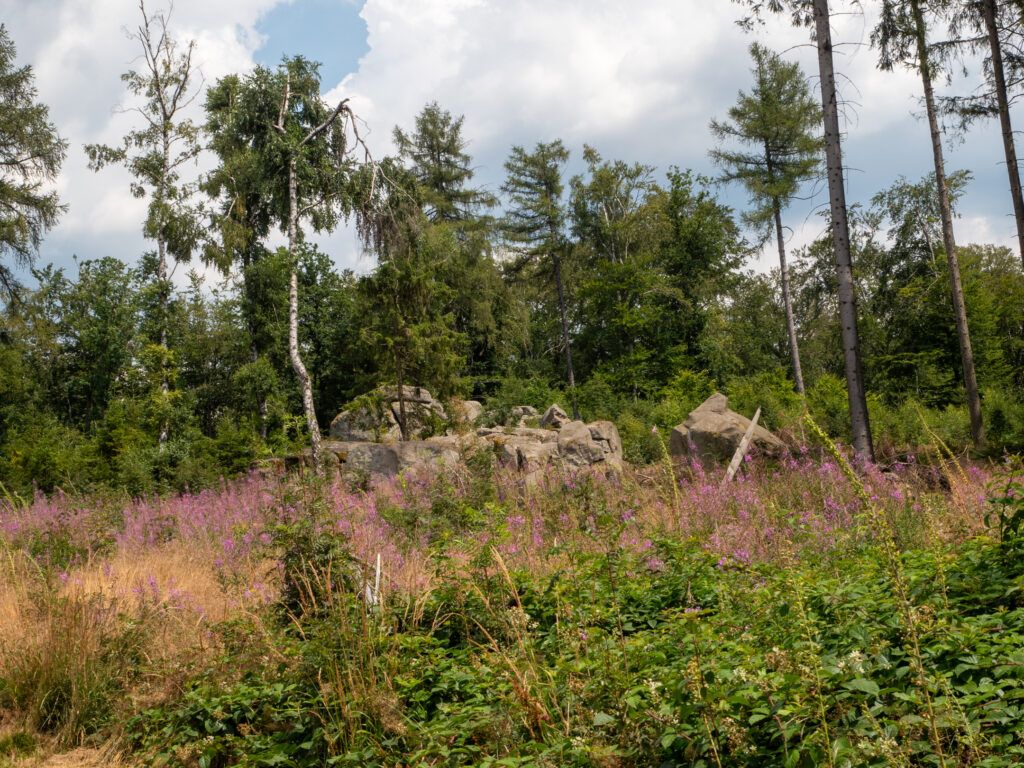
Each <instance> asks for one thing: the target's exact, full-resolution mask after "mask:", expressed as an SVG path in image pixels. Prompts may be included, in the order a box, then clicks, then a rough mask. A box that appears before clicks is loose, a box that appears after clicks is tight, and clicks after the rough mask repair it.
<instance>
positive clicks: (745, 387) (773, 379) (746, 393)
mask: <svg viewBox="0 0 1024 768" xmlns="http://www.w3.org/2000/svg"><path fill="white" fill-rule="evenodd" d="M725 391H726V394H728V395H729V407H730V408H731V409H733V410H734V411H737V412H738V413H742V414H743V415H744V416H746V417H747V418H748V419H752V418H753V417H754V411H755V410H757V409H758V408H760V409H761V421H760V423H761V424H762V425H763V426H764V427H765V428H766V429H770V430H777V429H779V428H780V427H785V426H790V425H794V424H796V422H797V421H798V420H799V418H800V415H801V413H802V411H803V406H804V402H803V398H802V397H800V395H798V394H797V393H796V392H795V391H794V390H793V382H792V381H791V380H790V379H789V378H788V377H787V376H786V372H785V371H784V370H782V369H781V368H776V369H774V370H768V371H762V372H760V373H755V374H752V375H750V376H740V377H736V378H734V379H731V380H730V381H729V384H728V386H727V387H726V390H725Z"/></svg>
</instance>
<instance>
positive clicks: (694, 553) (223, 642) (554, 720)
mask: <svg viewBox="0 0 1024 768" xmlns="http://www.w3.org/2000/svg"><path fill="white" fill-rule="evenodd" d="M806 427H807V430H808V433H809V434H811V435H816V436H817V439H818V440H819V443H820V445H821V446H822V448H820V449H819V448H806V449H799V450H795V451H793V452H792V454H790V455H787V456H785V457H783V458H782V459H780V460H778V461H777V462H774V463H770V462H765V461H761V460H757V459H754V460H752V461H749V462H745V463H744V465H743V467H742V469H741V471H740V472H739V474H738V475H737V476H736V478H735V480H734V481H733V482H731V483H728V484H724V485H723V484H722V482H721V473H722V470H721V469H718V468H714V469H712V468H708V467H705V466H703V465H702V464H700V463H699V462H695V461H693V462H691V461H683V462H679V463H677V464H675V465H674V466H672V467H667V466H666V468H665V471H664V472H661V471H658V472H657V473H656V474H655V475H654V476H648V474H646V473H647V472H649V471H650V469H649V468H648V469H647V470H644V469H638V470H631V469H627V470H625V471H622V472H619V473H614V474H608V475H605V474H601V473H555V472H547V473H543V474H542V475H534V476H523V475H521V474H520V473H518V472H516V471H513V470H510V469H506V468H502V467H495V466H494V460H493V457H490V456H487V455H484V456H480V457H476V458H474V460H473V461H472V462H470V464H469V465H468V466H467V467H464V468H462V469H459V470H454V471H443V472H442V471H438V472H436V473H433V474H429V475H428V474H423V475H406V476H403V477H399V478H394V479H391V480H386V481H380V482H376V483H371V484H366V483H355V484H352V483H350V482H349V481H347V480H346V479H344V478H342V477H334V478H330V479H317V478H302V477H281V476H270V475H260V474H253V475H251V476H249V477H246V478H244V479H241V480H238V481H233V482H225V483H223V484H222V485H221V486H220V487H218V488H215V489H210V490H207V491H203V492H201V493H196V494H190V495H183V496H175V497H149V498H141V499H134V500H125V499H118V498H110V497H107V498H104V497H93V496H82V497H71V496H62V495H54V496H51V497H48V498H47V497H43V496H37V497H36V498H34V499H32V500H26V501H25V502H24V503H21V502H19V503H11V502H10V501H8V502H7V503H5V504H4V506H3V507H2V510H0V541H2V542H3V551H4V553H5V555H4V557H5V562H7V563H9V564H10V565H9V566H8V567H5V568H4V570H3V572H2V576H0V622H2V624H3V626H0V709H2V710H3V719H4V721H5V722H11V723H15V724H20V725H18V727H21V728H23V729H24V730H25V731H26V732H39V733H42V734H50V736H51V738H52V740H56V742H57V743H64V744H76V743H81V742H90V741H92V742H95V741H105V740H106V741H111V742H113V743H115V744H116V745H118V746H119V747H120V748H121V749H124V750H127V751H129V752H131V753H134V756H133V757H134V759H137V760H139V761H141V762H143V763H145V764H152V765H165V766H206V767H208V768H217V767H219V766H234V765H245V766H256V765H287V766H320V765H325V764H326V765H339V766H356V765H359V766H394V765H410V766H413V765H415V766H428V765H431V766H435V765H451V766H457V765H481V766H649V765H666V766H675V765H679V766H683V765H686V766H690V765H703V766H714V767H715V768H718V766H734V765H735V766H763V765H782V766H818V765H829V766H855V765H856V766H860V765H865V766H875V765H878V766H883V765H900V766H904V765H905V766H917V765H935V766H940V765H946V766H953V765H979V766H1010V765H1017V764H1020V762H1021V761H1022V760H1024V747H1021V746H1020V745H1021V744H1024V725H1022V722H1024V719H1022V713H1021V701H1024V607H1022V605H1021V597H1020V596H1021V584H1024V565H1022V558H1020V557H1019V549H1020V545H1019V535H1018V533H1017V531H1018V528H1019V526H1016V527H1015V521H1016V520H1019V517H1015V515H1018V516H1019V515H1020V514H1021V513H1020V511H1019V510H1020V504H1021V502H1020V494H1019V486H1012V485H1011V484H1009V481H1008V480H1007V479H1006V478H1007V477H1009V476H1010V475H1012V473H1013V469H1014V468H1013V467H1012V466H1011V465H1009V464H1007V465H1005V466H1004V465H998V466H997V465H967V464H958V465H957V468H955V469H954V468H952V467H950V466H948V462H947V465H946V466H943V465H940V464H935V463H928V462H924V461H921V462H919V461H914V460H911V459H907V460H906V461H904V462H902V463H900V464H897V465H894V466H891V467H887V468H885V469H884V471H883V469H882V468H879V467H876V466H860V465H855V464H852V463H851V460H850V458H849V455H848V452H847V451H846V450H845V449H844V448H841V447H837V446H835V445H834V444H831V443H829V442H827V441H824V440H821V436H820V431H819V430H817V429H816V427H815V425H814V424H813V422H811V421H809V420H808V422H807V423H806ZM992 489H995V491H993V490H992ZM994 492H997V493H998V494H999V499H998V502H999V503H991V502H990V501H989V500H988V497H989V496H990V495H992V494H993V493H994ZM986 516H988V522H989V523H991V524H993V526H994V527H995V528H996V529H997V530H996V531H995V534H996V535H995V536H990V535H989V531H990V529H989V528H988V527H987V525H986ZM378 558H379V562H380V563H381V565H380V568H379V570H378V568H377V562H378ZM41 596H45V599H42V597H41ZM73 638H77V640H73ZM72 643H74V645H72ZM61 702H63V703H61ZM44 741H45V739H44ZM47 743H48V742H47Z"/></svg>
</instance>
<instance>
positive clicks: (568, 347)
mask: <svg viewBox="0 0 1024 768" xmlns="http://www.w3.org/2000/svg"><path fill="white" fill-rule="evenodd" d="M551 259H552V265H553V266H554V270H555V288H556V289H557V291H558V315H559V319H560V320H561V323H562V346H563V347H564V348H565V370H566V375H567V376H568V377H569V397H570V398H571V399H572V417H573V418H574V419H579V417H580V409H579V405H578V404H577V402H576V372H575V371H574V370H573V367H572V342H571V341H570V340H569V313H568V311H567V310H566V306H565V286H564V285H563V283H562V258H561V256H559V255H558V251H557V250H556V251H554V252H553V253H552V254H551Z"/></svg>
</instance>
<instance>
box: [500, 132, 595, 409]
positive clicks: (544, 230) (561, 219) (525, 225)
mask: <svg viewBox="0 0 1024 768" xmlns="http://www.w3.org/2000/svg"><path fill="white" fill-rule="evenodd" d="M568 160H569V150H567V149H566V148H565V146H564V145H563V144H562V142H561V141H559V140H555V141H552V142H548V143H543V142H541V143H538V144H537V146H536V147H535V148H534V150H533V152H527V151H526V150H525V149H523V148H522V147H519V146H516V147H512V152H511V154H510V155H509V159H508V160H507V161H506V162H505V172H506V173H507V174H508V175H507V177H506V179H505V183H504V185H502V190H503V191H504V192H505V194H506V195H507V196H508V198H509V202H510V203H511V206H510V208H509V210H508V211H507V213H506V214H505V218H504V220H503V222H502V229H503V231H504V232H505V235H506V237H507V238H508V239H509V241H510V242H511V243H512V244H513V246H514V247H517V248H518V250H519V252H520V255H521V259H520V264H518V265H517V267H519V268H522V267H524V266H525V265H527V264H537V262H540V266H541V269H543V270H544V271H548V270H550V275H551V277H552V279H553V280H554V284H555V291H556V294H557V300H558V317H559V324H560V326H561V336H562V349H563V352H564V354H565V370H566V380H567V383H568V385H569V393H570V398H571V399H572V411H573V418H577V419H578V418H579V408H578V406H577V404H576V374H575V371H574V370H573V365H572V340H571V338H570V335H569V312H568V307H567V301H566V291H565V283H564V281H563V275H562V261H563V256H564V253H565V250H566V238H565V232H564V227H565V215H566V212H565V206H564V203H563V201H562V194H563V192H564V184H563V182H562V167H563V166H564V165H565V163H566V162H567V161H568Z"/></svg>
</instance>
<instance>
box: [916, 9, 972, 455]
mask: <svg viewBox="0 0 1024 768" xmlns="http://www.w3.org/2000/svg"><path fill="white" fill-rule="evenodd" d="M910 8H911V11H912V12H913V14H914V26H915V36H916V38H917V61H918V70H919V71H920V73H921V83H922V85H923V86H924V101H925V108H926V109H927V112H928V128H929V129H930V131H931V139H932V155H933V156H934V160H935V188H936V190H937V192H938V195H939V214H940V215H941V217H942V242H943V245H944V246H945V249H946V261H947V262H948V263H949V283H950V290H951V292H952V294H953V313H954V315H955V317H956V334H957V338H958V339H959V341H960V358H961V361H962V364H963V369H964V388H965V389H966V391H967V410H968V412H969V413H970V417H971V438H972V439H973V440H974V445H975V447H978V448H980V447H981V446H982V445H983V444H984V443H985V425H984V423H983V422H982V417H981V397H980V396H979V394H978V379H977V377H976V375H975V372H974V352H973V351H972V350H971V332H970V329H969V328H968V326H967V308H966V306H965V305H964V289H963V285H962V283H961V281H960V262H959V259H958V258H957V255H956V238H955V237H954V234H953V211H952V208H951V206H950V203H949V189H948V187H947V185H946V168H945V160H944V159H943V156H942V134H941V132H940V131H939V119H938V114H937V112H936V110H935V92H934V89H933V88H932V71H931V65H930V63H929V61H928V41H927V30H926V27H925V21H924V14H923V13H922V12H921V4H920V0H910Z"/></svg>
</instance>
